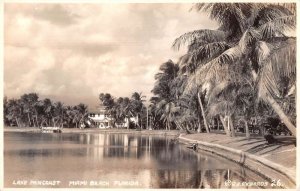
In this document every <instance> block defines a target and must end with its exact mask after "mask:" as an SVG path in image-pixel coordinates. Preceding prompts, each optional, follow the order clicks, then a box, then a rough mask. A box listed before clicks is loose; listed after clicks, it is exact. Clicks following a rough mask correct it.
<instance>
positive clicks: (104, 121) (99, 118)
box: [88, 107, 113, 129]
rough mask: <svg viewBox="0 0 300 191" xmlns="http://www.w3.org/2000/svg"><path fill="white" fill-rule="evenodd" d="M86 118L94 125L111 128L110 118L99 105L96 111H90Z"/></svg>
mask: <svg viewBox="0 0 300 191" xmlns="http://www.w3.org/2000/svg"><path fill="white" fill-rule="evenodd" d="M88 118H89V119H92V120H93V121H94V122H95V124H96V126H97V127H98V128H100V129H107V128H111V127H112V126H111V125H112V124H111V123H112V120H113V119H112V118H111V116H110V114H109V113H108V112H107V111H106V110H105V108H104V107H99V108H98V110H96V111H91V112H89V114H88Z"/></svg>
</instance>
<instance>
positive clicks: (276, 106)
mask: <svg viewBox="0 0 300 191" xmlns="http://www.w3.org/2000/svg"><path fill="white" fill-rule="evenodd" d="M266 100H267V102H268V103H269V104H270V106H271V107H272V108H273V110H274V111H275V112H276V113H277V115H278V116H279V118H280V119H281V121H282V122H283V123H284V124H285V126H286V127H287V128H288V129H289V130H290V131H291V133H292V135H293V136H294V137H297V133H296V127H295V126H294V125H293V124H292V122H291V121H290V119H289V118H288V116H287V115H286V114H285V113H284V111H283V110H282V109H281V107H280V105H279V104H278V103H277V102H276V101H275V100H274V98H272V97H271V96H266Z"/></svg>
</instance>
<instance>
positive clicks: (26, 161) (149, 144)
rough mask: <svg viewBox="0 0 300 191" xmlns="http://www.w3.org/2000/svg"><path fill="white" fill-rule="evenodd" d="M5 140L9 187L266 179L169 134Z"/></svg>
mask: <svg viewBox="0 0 300 191" xmlns="http://www.w3.org/2000/svg"><path fill="white" fill-rule="evenodd" d="M4 141H5V149H4V164H5V168H4V173H5V176H4V177H5V187H18V186H15V185H13V184H12V182H13V180H20V179H29V180H31V179H57V180H60V181H62V184H61V185H60V186H59V187H68V186H69V185H68V182H69V181H70V180H86V181H90V180H105V181H110V182H111V184H110V185H109V187H126V186H124V185H121V186H120V185H118V184H114V183H115V182H116V181H124V180H127V181H137V182H138V186H137V187H139V188H230V185H229V186H226V185H225V184H224V182H225V181H226V180H231V181H239V182H243V181H248V182H249V181H265V180H264V179H263V178H262V177H260V176H258V175H256V174H254V173H253V172H252V171H249V170H246V169H244V168H243V167H241V166H239V165H236V164H235V163H232V162H230V161H227V160H225V159H222V158H220V157H217V156H215V155H210V154H207V153H198V154H197V153H195V152H193V151H191V150H188V149H186V148H185V146H183V145H180V144H176V143H174V142H173V141H171V139H169V138H167V137H153V136H136V135H127V134H108V133H107V134H64V133H62V134H40V133H5V136H4ZM135 186H136V185H135ZM25 187H26V186H25ZM28 187H31V186H28ZM83 187H89V186H86V185H85V186H83ZM98 187H103V186H101V185H100V186H98ZM129 187H131V186H129ZM234 188H237V187H234ZM241 188H247V186H246V187H245V186H242V187H241ZM251 188H257V186H254V187H251Z"/></svg>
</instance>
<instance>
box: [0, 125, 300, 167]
mask: <svg viewBox="0 0 300 191" xmlns="http://www.w3.org/2000/svg"><path fill="white" fill-rule="evenodd" d="M4 132H40V129H37V128H26V127H25V128H16V127H5V128H4ZM63 133H124V134H128V133H130V134H142V135H165V136H173V137H176V136H179V134H180V133H185V132H180V131H178V130H171V131H166V130H142V131H139V130H127V129H105V130H104V129H95V128H91V129H75V128H64V129H63ZM183 137H185V138H188V139H191V140H199V141H204V142H209V143H214V144H220V145H222V146H226V147H230V148H234V149H237V150H242V151H244V152H248V153H251V154H254V155H258V156H260V157H264V158H266V159H268V160H270V161H273V162H275V163H278V164H280V165H283V166H285V167H286V168H289V169H291V170H296V146H295V142H296V139H295V138H294V137H290V136H277V137H276V139H277V140H278V143H275V144H268V143H267V142H266V140H265V139H264V138H263V137H252V138H250V139H247V138H245V137H228V136H226V135H224V134H216V133H209V134H207V133H195V134H185V135H183Z"/></svg>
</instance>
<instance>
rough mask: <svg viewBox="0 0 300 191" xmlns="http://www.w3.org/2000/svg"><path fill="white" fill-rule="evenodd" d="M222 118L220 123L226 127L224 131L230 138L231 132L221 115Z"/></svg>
mask: <svg viewBox="0 0 300 191" xmlns="http://www.w3.org/2000/svg"><path fill="white" fill-rule="evenodd" d="M219 117H220V121H221V123H222V125H223V127H224V131H225V133H226V135H228V136H230V132H229V131H228V128H227V127H226V124H225V117H222V116H221V115H219Z"/></svg>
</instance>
